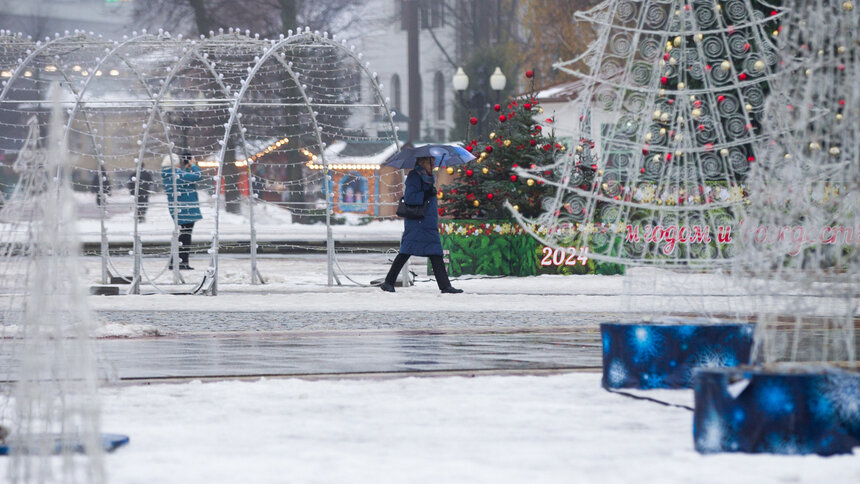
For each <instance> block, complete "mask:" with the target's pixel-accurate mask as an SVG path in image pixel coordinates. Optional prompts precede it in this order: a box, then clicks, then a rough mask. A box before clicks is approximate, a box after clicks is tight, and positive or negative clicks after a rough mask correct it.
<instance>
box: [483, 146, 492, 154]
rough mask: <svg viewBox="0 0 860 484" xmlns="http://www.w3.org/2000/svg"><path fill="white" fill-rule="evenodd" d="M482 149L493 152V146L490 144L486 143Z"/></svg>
mask: <svg viewBox="0 0 860 484" xmlns="http://www.w3.org/2000/svg"><path fill="white" fill-rule="evenodd" d="M484 151H486V152H487V153H492V152H493V147H492V146H490V145H487V147H486V148H484Z"/></svg>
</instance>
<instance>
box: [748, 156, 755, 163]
mask: <svg viewBox="0 0 860 484" xmlns="http://www.w3.org/2000/svg"><path fill="white" fill-rule="evenodd" d="M747 161H748V162H750V163H752V162H754V161H755V156H747Z"/></svg>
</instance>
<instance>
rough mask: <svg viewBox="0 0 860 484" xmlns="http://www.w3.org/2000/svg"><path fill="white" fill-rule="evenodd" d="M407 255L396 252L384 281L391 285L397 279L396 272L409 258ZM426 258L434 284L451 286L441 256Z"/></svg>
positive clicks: (443, 287) (441, 286)
mask: <svg viewBox="0 0 860 484" xmlns="http://www.w3.org/2000/svg"><path fill="white" fill-rule="evenodd" d="M409 256H410V255H409V254H399V253H398V254H397V257H395V258H394V262H393V263H391V269H389V270H388V275H387V276H385V282H387V283H389V284H391V285H392V286H393V285H394V283H395V282H396V281H397V274H399V273H400V270H401V269H403V266H404V265H405V264H406V261H408V260H409ZM427 258H429V259H430V265H432V266H433V275H434V276H436V285H437V286H439V289H445V288H446V287H451V281H449V280H448V271H447V270H445V262H443V261H442V256H441V255H428V256H427Z"/></svg>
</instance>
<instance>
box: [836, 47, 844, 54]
mask: <svg viewBox="0 0 860 484" xmlns="http://www.w3.org/2000/svg"><path fill="white" fill-rule="evenodd" d="M836 52H839V53H840V54H844V53H845V46H844V45H840V46H839V47H837V48H836Z"/></svg>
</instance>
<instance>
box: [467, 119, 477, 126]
mask: <svg viewBox="0 0 860 484" xmlns="http://www.w3.org/2000/svg"><path fill="white" fill-rule="evenodd" d="M469 122H470V123H472V125H473V126H474V125H476V124H478V118H470V119H469Z"/></svg>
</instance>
